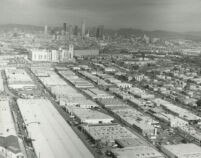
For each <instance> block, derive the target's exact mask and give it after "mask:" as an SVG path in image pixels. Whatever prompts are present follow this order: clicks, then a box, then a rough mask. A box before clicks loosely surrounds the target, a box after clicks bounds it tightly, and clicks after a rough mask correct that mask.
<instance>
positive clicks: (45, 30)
mask: <svg viewBox="0 0 201 158" xmlns="http://www.w3.org/2000/svg"><path fill="white" fill-rule="evenodd" d="M44 34H45V35H47V34H48V26H47V25H45V27H44Z"/></svg>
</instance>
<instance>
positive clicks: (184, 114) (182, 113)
mask: <svg viewBox="0 0 201 158" xmlns="http://www.w3.org/2000/svg"><path fill="white" fill-rule="evenodd" d="M153 102H154V103H155V104H156V105H158V106H162V107H163V108H164V109H166V110H168V111H171V112H172V113H175V114H177V115H178V116H179V117H181V118H183V119H184V120H186V121H189V122H190V121H200V120H201V117H199V116H197V115H195V114H193V113H192V112H191V111H189V110H186V109H184V108H181V107H179V106H176V105H174V104H172V103H170V102H168V101H166V100H163V99H159V98H157V99H155V100H153Z"/></svg>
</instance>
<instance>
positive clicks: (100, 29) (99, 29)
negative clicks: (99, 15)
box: [96, 25, 104, 39]
mask: <svg viewBox="0 0 201 158" xmlns="http://www.w3.org/2000/svg"><path fill="white" fill-rule="evenodd" d="M103 34H104V26H103V25H99V26H98V27H97V30H96V38H97V39H103Z"/></svg>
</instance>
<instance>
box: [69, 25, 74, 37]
mask: <svg viewBox="0 0 201 158" xmlns="http://www.w3.org/2000/svg"><path fill="white" fill-rule="evenodd" d="M72 35H73V26H72V25H69V36H70V37H71V36H72Z"/></svg>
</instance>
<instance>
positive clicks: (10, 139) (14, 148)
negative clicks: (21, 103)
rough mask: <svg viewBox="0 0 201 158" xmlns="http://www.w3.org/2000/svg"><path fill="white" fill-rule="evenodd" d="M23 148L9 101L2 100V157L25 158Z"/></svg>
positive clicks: (0, 105) (0, 121)
mask: <svg viewBox="0 0 201 158" xmlns="http://www.w3.org/2000/svg"><path fill="white" fill-rule="evenodd" d="M21 146H22V141H21V140H20V139H19V138H18V137H17V132H16V129H15V122H14V115H13V113H12V112H11V109H10V106H9V100H7V99H6V100H0V155H3V156H4V157H6V158H24V153H23V152H22V149H21Z"/></svg>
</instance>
